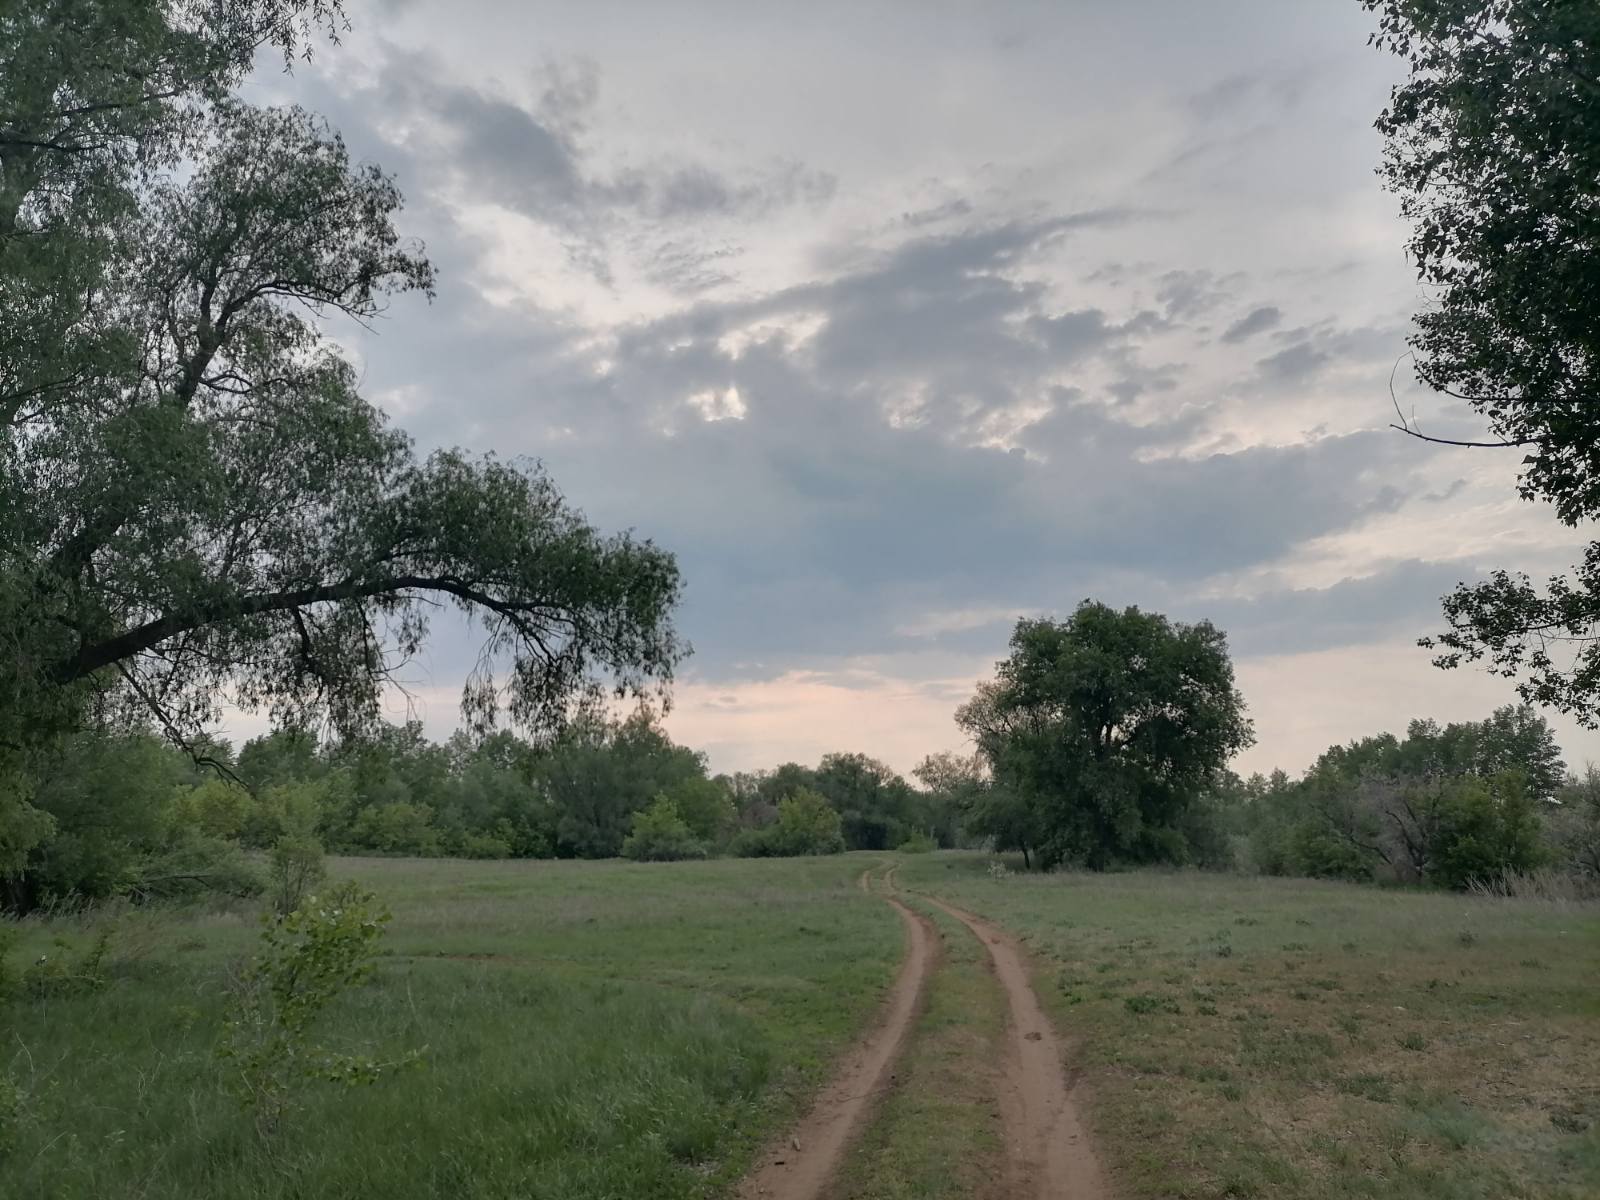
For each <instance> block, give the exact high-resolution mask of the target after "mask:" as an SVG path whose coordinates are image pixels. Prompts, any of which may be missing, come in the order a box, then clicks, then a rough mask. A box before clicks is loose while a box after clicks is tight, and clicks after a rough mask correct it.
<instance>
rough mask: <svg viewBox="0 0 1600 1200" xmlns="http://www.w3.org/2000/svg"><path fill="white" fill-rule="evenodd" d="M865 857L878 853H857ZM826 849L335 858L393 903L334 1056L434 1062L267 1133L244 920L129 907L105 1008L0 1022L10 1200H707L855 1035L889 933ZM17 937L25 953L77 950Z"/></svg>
mask: <svg viewBox="0 0 1600 1200" xmlns="http://www.w3.org/2000/svg"><path fill="white" fill-rule="evenodd" d="M868 861H871V860H868ZM863 865H864V864H863V862H862V860H860V859H858V858H850V857H837V858H826V859H811V860H787V861H759V862H756V861H726V862H710V863H695V864H682V865H660V866H641V865H637V864H632V863H584V864H578V863H570V864H569V863H559V864H558V863H472V864H468V863H457V862H442V861H417V860H402V859H396V860H384V861H376V860H343V861H339V862H336V863H335V864H334V873H335V875H336V876H342V877H354V878H356V879H359V880H361V881H362V882H363V883H365V884H367V885H369V886H370V887H372V888H374V889H375V890H376V891H377V892H378V893H379V894H380V896H381V897H383V898H384V899H385V900H386V901H387V902H388V904H389V905H390V907H391V908H392V910H393V912H394V920H393V921H392V922H391V924H390V926H389V932H388V935H387V936H386V937H385V939H384V946H383V949H384V953H385V957H384V959H383V960H382V962H381V963H380V969H379V970H378V972H377V973H376V975H375V977H374V979H373V980H372V982H371V983H370V984H368V985H367V986H364V987H362V988H360V989H358V990H357V991H355V992H354V993H353V994H351V995H349V996H347V997H346V998H345V999H344V1000H342V1001H341V1002H340V1003H339V1004H338V1005H337V1006H336V1009H335V1011H334V1012H333V1013H331V1014H330V1021H329V1028H330V1034H329V1040H330V1041H334V1042H337V1043H339V1044H341V1045H351V1046H371V1047H373V1048H374V1049H375V1050H376V1051H377V1052H379V1053H384V1052H388V1051H395V1050H401V1049H405V1048H409V1047H416V1046H422V1045H426V1046H427V1052H426V1055H425V1061H424V1065H423V1066H421V1067H420V1068H416V1069H409V1070H407V1071H405V1072H404V1073H402V1074H399V1075H396V1076H394V1077H392V1078H386V1079H384V1080H381V1081H380V1082H379V1083H377V1084H376V1085H375V1086H373V1087H371V1088H361V1089H355V1090H346V1089H342V1088H335V1087H333V1086H331V1085H326V1084H311V1085H308V1087H307V1090H306V1093H305V1094H306V1096H307V1097H308V1102H307V1104H306V1106H305V1108H304V1109H303V1111H301V1112H300V1113H298V1114H297V1115H296V1116H295V1117H294V1118H293V1119H292V1120H291V1121H290V1122H289V1123H288V1124H287V1126H286V1127H285V1128H284V1129H283V1130H282V1131H281V1132H280V1133H279V1134H278V1135H277V1136H276V1137H275V1138H274V1139H273V1140H272V1141H271V1142H270V1143H269V1144H266V1145H263V1144H262V1143H261V1142H260V1141H259V1140H258V1138H257V1136H256V1134H255V1132H254V1129H253V1126H252V1123H251V1122H250V1120H248V1119H247V1118H246V1117H245V1116H244V1115H243V1114H242V1113H240V1111H239V1110H238V1108H237V1106H236V1105H235V1103H234V1102H233V1100H232V1099H231V1097H229V1096H228V1095H226V1094H225V1092H224V1090H223V1086H222V1072H223V1069H224V1064H222V1063H220V1062H219V1061H218V1060H217V1058H216V1057H215V1049H216V1046H217V1043H218V1040H219V1033H220V1026H221V1021H222V1015H223V995H224V978H225V974H226V970H227V964H228V962H229V961H230V959H234V958H237V957H238V956H239V955H241V954H243V953H245V952H247V951H249V950H250V949H251V948H252V944H253V942H254V941H255V931H256V927H255V925H254V921H253V919H252V918H251V917H249V916H247V915H244V914H237V915H209V916H190V917H181V918H178V917H171V916H161V915H159V914H145V913H134V914H130V915H128V916H127V917H125V918H124V919H123V920H122V922H121V925H122V929H121V931H120V932H119V933H118V935H117V937H116V939H115V941H114V943H113V950H112V959H113V961H112V975H113V978H112V981H111V984H110V986H109V987H107V988H106V989H104V990H103V991H100V992H97V993H94V994H90V995H85V996H71V997H66V998H55V999H51V1000H48V1001H31V1000H29V1001H20V1002H14V1003H12V1004H11V1005H10V1006H9V1007H8V1009H0V1020H3V1021H7V1022H9V1027H6V1028H4V1029H3V1033H4V1037H3V1042H0V1045H3V1050H0V1068H3V1069H5V1070H9V1072H10V1074H11V1076H12V1078H13V1079H14V1080H15V1081H16V1082H18V1083H20V1085H21V1086H22V1089H23V1092H24V1099H23V1103H22V1106H21V1120H20V1122H19V1123H18V1124H17V1125H16V1127H15V1129H14V1131H13V1132H14V1136H13V1138H12V1141H13V1143H14V1144H13V1146H12V1148H11V1150H10V1153H9V1155H8V1156H7V1157H6V1158H5V1159H4V1160H0V1174H3V1177H4V1186H3V1187H0V1193H3V1194H4V1195H5V1197H6V1198H7V1200H23V1198H25V1197H27V1198H35V1197H36V1198H38V1200H46V1198H48V1200H78V1198H82V1200H91V1198H92V1200H113V1198H121V1197H151V1198H154V1197H169V1196H170V1197H185V1198H193V1197H206V1198H208V1200H211V1198H215V1200H222V1198H233V1197H238V1198H240V1200H243V1198H244V1197H308V1198H309V1197H318V1198H324V1197H338V1196H385V1197H413V1196H414V1197H422V1196H452V1197H513V1196H515V1197H519V1198H525V1197H562V1198H576V1197H636V1196H663V1197H680V1196H683V1197H689V1196H701V1195H712V1194H719V1193H721V1192H722V1191H724V1190H726V1189H725V1185H726V1184H727V1182H728V1181H729V1179H730V1178H732V1177H733V1176H735V1175H737V1174H738V1173H739V1172H740V1171H741V1170H742V1169H743V1167H744V1165H745V1163H746V1162H747V1160H748V1159H749V1157H750V1156H751V1154H752V1152H753V1150H754V1147H755V1144H756V1142H757V1141H758V1140H759V1139H760V1138H761V1137H762V1136H764V1135H765V1134H767V1133H769V1132H770V1131H772V1130H773V1129H775V1128H778V1127H779V1126H781V1125H782V1124H783V1123H784V1122H786V1121H787V1119H788V1118H789V1117H790V1115H791V1114H792V1113H793V1111H794V1110H795V1104H796V1101H795V1097H797V1096H803V1095H804V1094H805V1093H807V1092H809V1091H810V1089H811V1087H812V1085H814V1084H815V1082H816V1081H817V1080H818V1079H819V1078H820V1077H821V1076H822V1075H823V1074H824V1073H825V1071H826V1068H827V1066H828V1063H829V1060H830V1059H831V1058H832V1056H833V1055H834V1054H835V1053H836V1052H837V1051H838V1050H839V1049H840V1048H841V1047H842V1046H844V1045H845V1044H846V1043H847V1042H848V1041H849V1039H850V1038H851V1036H852V1035H853V1034H854V1033H855V1032H856V1031H857V1029H858V1028H859V1027H860V1026H861V1025H862V1024H863V1022H864V1021H865V1020H867V1019H868V1018H870V1016H871V1014H872V1012H873V1009H874V1006H875V1002H876V1000H877V998H878V996H879V994H880V993H881V991H882V990H883V988H884V987H885V986H886V984H887V982H888V980H889V978H890V976H891V975H892V973H893V970H894V967H895V962H896V959H897V958H898V956H899V953H900V946H901V933H900V926H899V922H898V920H897V919H896V918H895V916H894V914H893V913H892V912H891V911H889V910H888V908H887V907H886V906H884V905H882V904H880V903H877V902H875V901H874V902H872V903H866V902H865V898H864V897H863V896H862V895H861V893H860V892H859V891H858V890H857V889H856V887H855V880H856V876H857V875H858V874H859V873H860V871H861V869H862V866H863ZM85 924H87V925H89V926H93V925H94V924H96V921H95V920H93V919H90V920H89V921H87V922H81V921H67V922H56V923H55V924H54V926H53V927H49V928H46V927H42V926H38V925H34V926H32V927H29V928H28V930H27V940H26V942H25V945H24V946H23V948H22V949H21V950H20V951H19V952H18V953H17V954H15V955H14V956H13V957H14V958H15V959H18V960H22V961H27V960H28V959H29V958H30V957H33V956H36V955H37V954H38V953H42V952H45V951H47V950H50V949H51V947H50V946H49V938H50V936H52V935H54V934H57V933H65V934H66V935H67V936H68V937H69V938H73V939H76V940H79V941H82V940H83V939H84V936H85V934H86V932H87V930H85V929H84V925H85Z"/></svg>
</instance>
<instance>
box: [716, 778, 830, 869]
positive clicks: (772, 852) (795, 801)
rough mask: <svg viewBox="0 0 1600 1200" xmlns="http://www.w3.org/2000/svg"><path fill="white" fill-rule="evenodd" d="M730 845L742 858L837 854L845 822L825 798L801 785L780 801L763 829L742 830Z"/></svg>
mask: <svg viewBox="0 0 1600 1200" xmlns="http://www.w3.org/2000/svg"><path fill="white" fill-rule="evenodd" d="M730 848H731V849H732V850H733V852H734V853H735V854H737V855H739V856H741V857H743V858H789V857H795V856H799V855H808V854H838V853H839V852H840V851H842V850H843V849H844V825H843V821H842V820H841V818H840V816H839V813H838V812H837V811H836V810H835V809H834V807H833V806H832V805H831V804H829V803H828V802H827V800H826V799H824V798H823V797H822V796H821V795H819V794H818V793H816V792H814V791H812V790H811V789H809V788H800V789H799V790H798V791H796V792H795V793H794V794H793V795H791V796H787V797H785V798H784V799H783V800H782V801H780V802H779V804H778V819H777V821H776V822H774V823H773V824H771V825H768V826H767V827H766V828H765V829H747V830H744V831H743V832H742V833H740V834H739V835H738V836H737V837H735V838H734V840H733V843H732V845H731V847H730Z"/></svg>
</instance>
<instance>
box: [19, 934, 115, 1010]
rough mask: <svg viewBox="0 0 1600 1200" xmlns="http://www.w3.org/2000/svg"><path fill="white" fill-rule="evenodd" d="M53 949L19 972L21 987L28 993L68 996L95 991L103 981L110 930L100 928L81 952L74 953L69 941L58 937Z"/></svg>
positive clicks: (109, 943)
mask: <svg viewBox="0 0 1600 1200" xmlns="http://www.w3.org/2000/svg"><path fill="white" fill-rule="evenodd" d="M54 946H55V953H53V954H41V955H40V956H39V958H38V959H37V960H36V961H34V962H32V963H30V964H29V965H28V966H27V967H26V968H24V969H23V972H22V990H23V991H24V992H25V993H26V994H27V995H29V996H33V997H35V998H38V999H44V998H46V997H50V996H71V995H79V994H81V993H84V992H96V991H99V990H100V989H101V988H103V987H104V986H105V984H106V977H105V973H104V970H103V966H104V963H105V957H106V952H107V951H108V950H109V949H110V948H111V930H110V929H109V928H104V929H101V930H100V932H99V933H97V934H96V935H95V938H94V940H93V941H92V942H90V943H89V946H88V948H87V949H86V950H84V951H83V952H82V953H79V954H74V953H73V947H72V943H71V942H69V941H67V939H66V938H63V937H58V938H56V939H55V942H54Z"/></svg>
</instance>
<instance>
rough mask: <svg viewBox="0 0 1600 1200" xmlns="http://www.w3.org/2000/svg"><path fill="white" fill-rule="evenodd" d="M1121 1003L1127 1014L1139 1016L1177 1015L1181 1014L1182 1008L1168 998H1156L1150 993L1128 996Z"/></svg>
mask: <svg viewBox="0 0 1600 1200" xmlns="http://www.w3.org/2000/svg"><path fill="white" fill-rule="evenodd" d="M1122 1003H1123V1007H1125V1008H1126V1009H1127V1010H1128V1011H1129V1012H1131V1013H1136V1014H1139V1015H1143V1014H1144V1013H1153V1012H1164V1013H1172V1014H1173V1015H1177V1014H1179V1013H1182V1012H1183V1007H1182V1006H1181V1005H1180V1004H1179V1003H1178V1002H1177V1001H1176V1000H1174V999H1172V998H1171V997H1170V996H1157V995H1155V994H1153V993H1151V992H1140V993H1138V994H1137V995H1133V996H1128V997H1127V998H1125V999H1124V1000H1123V1002H1122Z"/></svg>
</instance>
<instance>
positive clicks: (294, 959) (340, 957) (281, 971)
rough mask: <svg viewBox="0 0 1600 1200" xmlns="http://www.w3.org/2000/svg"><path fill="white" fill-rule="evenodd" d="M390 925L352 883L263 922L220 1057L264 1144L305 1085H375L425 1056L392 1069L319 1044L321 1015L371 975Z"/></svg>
mask: <svg viewBox="0 0 1600 1200" xmlns="http://www.w3.org/2000/svg"><path fill="white" fill-rule="evenodd" d="M388 920H389V913H388V912H387V911H386V910H384V909H383V908H381V907H379V905H378V904H377V901H376V898H375V897H374V896H373V895H372V894H371V893H370V892H366V891H362V890H361V889H360V888H359V887H357V886H356V885H355V884H353V883H346V884H341V885H340V886H339V887H337V888H335V889H333V890H332V891H330V892H328V893H326V894H325V895H323V896H321V897H317V896H308V897H307V898H306V900H305V902H304V903H303V904H302V905H301V906H300V907H299V908H297V909H296V910H295V911H294V912H292V913H290V914H289V915H288V916H287V917H273V916H270V915H269V916H268V917H266V918H265V925H266V927H265V928H264V929H263V930H262V931H261V949H260V951H259V952H258V953H257V954H256V956H255V958H254V959H252V960H251V962H250V963H249V965H248V966H246V967H245V968H244V970H242V971H241V972H239V974H238V975H237V976H236V977H235V979H234V980H233V981H232V982H233V988H232V991H233V995H232V1000H231V1003H230V1005H229V1009H228V1015H227V1019H226V1024H225V1027H224V1033H225V1037H224V1042H223V1045H222V1047H221V1048H220V1049H219V1050H218V1055H219V1056H220V1057H221V1058H223V1059H225V1060H227V1061H229V1062H231V1063H232V1064H233V1065H234V1068H235V1071H236V1074H235V1075H234V1077H233V1079H232V1080H231V1084H232V1091H233V1092H234V1094H235V1095H236V1096H237V1097H238V1099H239V1101H240V1103H241V1104H242V1105H244V1107H245V1108H247V1109H248V1110H249V1111H250V1112H251V1114H252V1115H253V1116H254V1117H255V1121H256V1130H257V1132H258V1133H259V1134H260V1135H261V1136H262V1137H267V1136H269V1135H271V1134H272V1133H274V1132H276V1131H277V1129H278V1127H279V1125H280V1124H281V1123H282V1121H283V1119H284V1117H285V1116H286V1115H287V1113H288V1112H289V1110H290V1108H291V1107H292V1106H293V1103H294V1100H295V1098H296V1094H297V1090H298V1088H299V1086H300V1085H301V1084H303V1083H305V1082H309V1081H315V1080H323V1081H326V1082H330V1083H341V1084H344V1085H346V1086H355V1085H358V1084H370V1083H374V1082H376V1081H377V1079H378V1078H379V1077H380V1076H381V1075H382V1074H383V1073H384V1072H385V1071H387V1070H389V1069H391V1068H393V1067H396V1066H400V1065H403V1064H406V1063H410V1062H414V1061H416V1059H417V1058H418V1057H419V1056H420V1053H421V1052H420V1051H414V1052H411V1053H408V1054H405V1055H402V1056H401V1057H400V1058H398V1059H395V1060H391V1061H388V1062H385V1061H381V1060H379V1059H375V1058H371V1057H367V1056H364V1055H356V1054H347V1053H342V1052H336V1051H332V1050H328V1049H326V1048H324V1047H321V1046H318V1045H316V1044H315V1043H314V1042H313V1041H312V1040H311V1038H312V1033H313V1030H314V1027H315V1024H316V1020H317V1018H318V1016H320V1015H321V1013H322V1012H323V1010H325V1009H326V1008H327V1007H328V1006H329V1005H330V1004H332V1003H333V1002H334V1001H335V1000H337V999H338V998H339V997H340V996H341V995H342V994H343V993H344V992H345V991H347V990H348V989H349V988H351V987H354V986H356V985H357V984H359V983H361V982H363V981H364V980H365V979H366V978H367V976H368V975H370V974H371V972H372V967H373V959H374V956H375V955H376V952H377V941H378V938H379V937H381V936H382V934H383V927H384V925H385V924H386V923H387V922H388Z"/></svg>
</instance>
